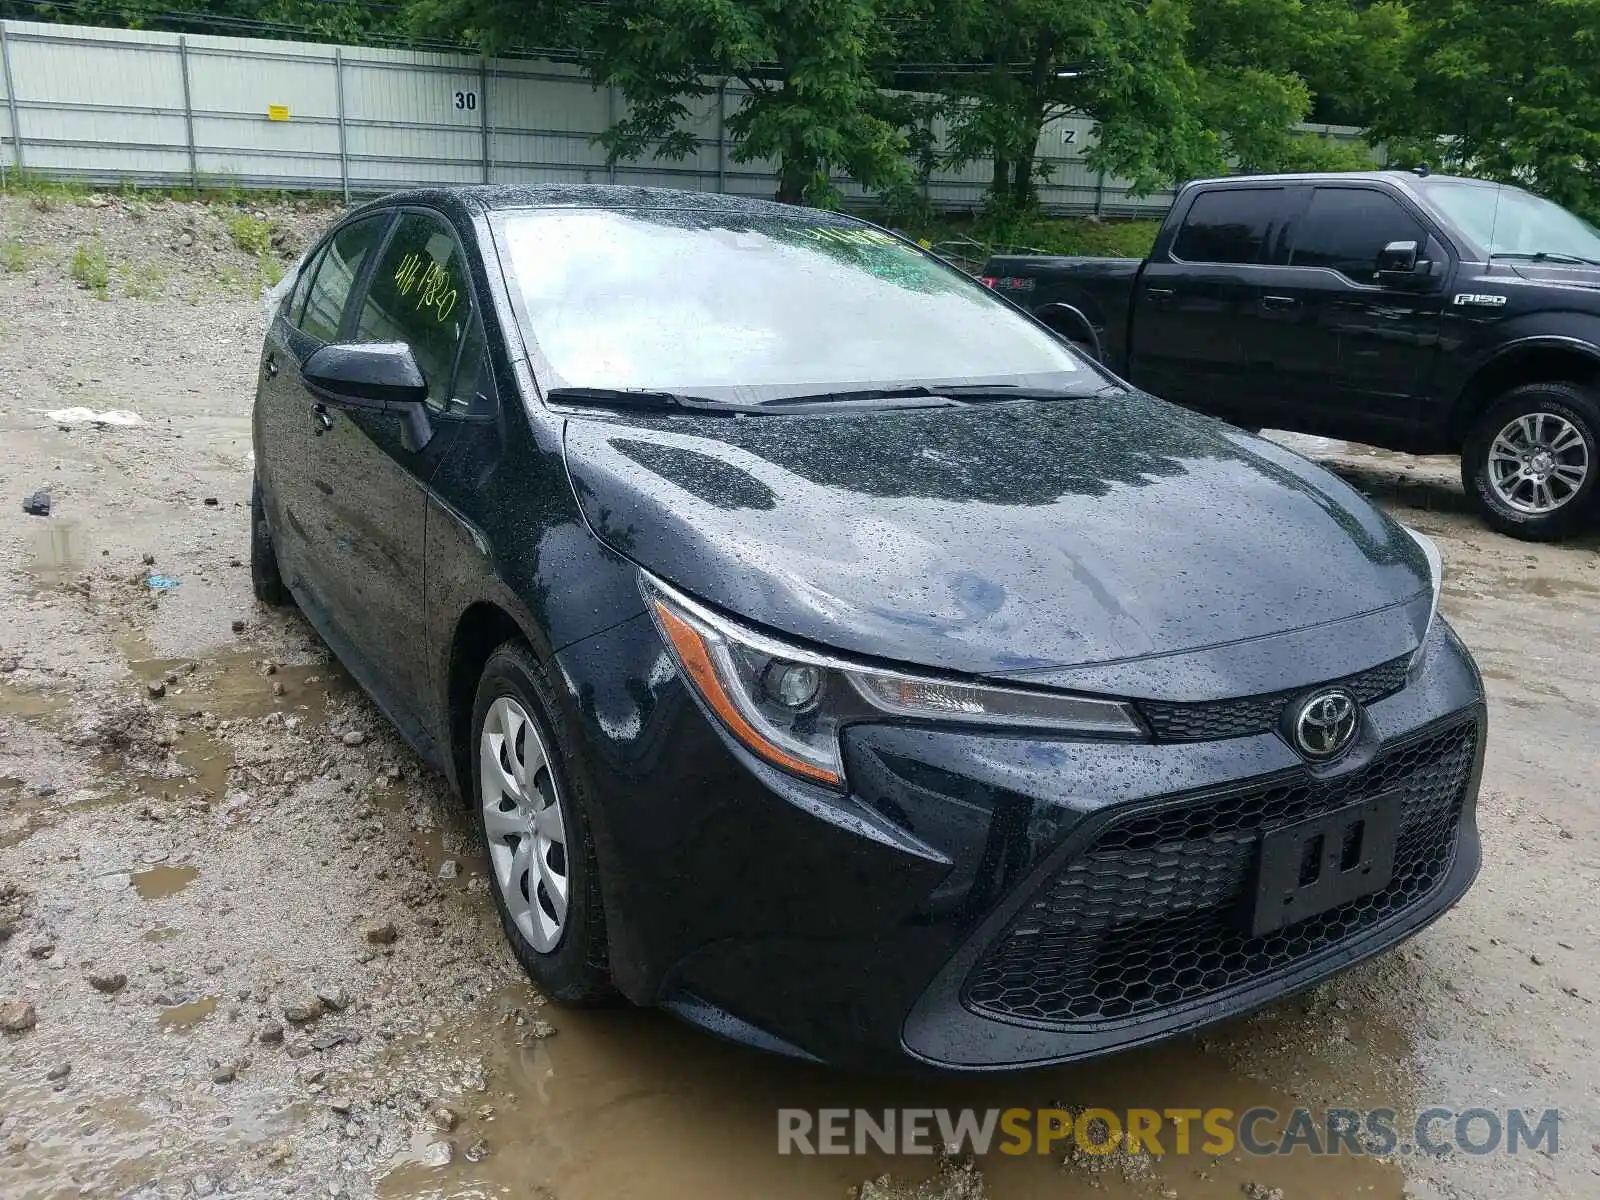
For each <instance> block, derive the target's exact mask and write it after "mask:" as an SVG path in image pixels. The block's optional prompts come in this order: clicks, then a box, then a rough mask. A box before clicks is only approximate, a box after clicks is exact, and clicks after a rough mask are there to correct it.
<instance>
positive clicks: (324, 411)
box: [311, 404, 333, 437]
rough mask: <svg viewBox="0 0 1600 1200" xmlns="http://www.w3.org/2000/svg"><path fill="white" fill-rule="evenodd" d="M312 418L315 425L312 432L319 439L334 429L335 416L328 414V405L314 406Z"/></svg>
mask: <svg viewBox="0 0 1600 1200" xmlns="http://www.w3.org/2000/svg"><path fill="white" fill-rule="evenodd" d="M311 416H312V423H313V427H312V432H313V433H315V434H316V435H317V436H318V437H321V436H322V435H323V434H325V433H327V432H328V430H330V429H332V428H333V414H331V413H330V412H328V408H327V405H325V404H316V405H313V406H312V408H311Z"/></svg>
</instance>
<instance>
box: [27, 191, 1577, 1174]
mask: <svg viewBox="0 0 1600 1200" xmlns="http://www.w3.org/2000/svg"><path fill="white" fill-rule="evenodd" d="M244 211H245V212H247V213H249V212H250V210H248V209H247V210H244ZM333 215H334V214H333V213H332V211H331V210H327V209H317V208H314V207H311V206H301V207H299V208H295V207H288V206H281V205H280V206H275V207H272V208H270V209H263V210H261V212H260V214H259V216H260V218H262V219H264V220H265V221H266V222H267V224H268V225H269V226H270V227H271V228H272V230H273V233H274V237H273V242H272V245H271V246H270V248H269V249H267V250H266V251H265V252H263V251H262V250H261V249H260V247H259V246H254V247H252V248H251V249H250V250H248V251H246V250H243V249H240V248H239V246H238V245H236V244H235V239H234V235H233V233H231V232H230V224H231V223H236V220H237V216H238V210H235V209H232V208H229V207H227V206H218V207H209V208H208V207H204V206H200V205H194V204H185V203H178V202H174V201H160V200H151V199H128V198H118V197H94V198H81V197H80V198H66V199H61V198H57V199H54V200H47V199H30V198H27V197H20V198H19V197H4V198H0V1023H4V1022H5V1021H10V1022H11V1023H12V1024H13V1025H15V1026H18V1027H22V1026H28V1027H26V1028H20V1029H19V1031H18V1032H11V1033H5V1034H0V1195H4V1196H6V1197H57V1196H61V1197H71V1196H79V1195H84V1196H87V1195H96V1196H111V1195H133V1196H140V1197H156V1196H161V1197H167V1196H170V1197H187V1196H209V1195H218V1196H221V1195H245V1196H258V1195H259V1196H271V1195H318V1196H350V1197H365V1196H372V1195H375V1194H376V1195H380V1196H386V1197H413V1196H490V1195H496V1196H498V1195H506V1196H516V1197H531V1196H555V1197H560V1198H561V1200H588V1198H593V1200H600V1198H605V1200H626V1198H628V1197H651V1198H662V1197H678V1196H695V1197H723V1196H727V1197H735V1196H737V1197H756V1196H759V1197H770V1198H788V1197H794V1198H797V1200H798V1198H801V1197H806V1198H810V1197H840V1198H842V1197H844V1196H846V1195H847V1193H848V1192H849V1190H850V1189H852V1188H854V1189H857V1191H856V1193H855V1194H857V1195H859V1196H860V1197H861V1198H862V1200H885V1198H893V1197H911V1196H919V1197H955V1196H960V1197H967V1198H969V1200H970V1198H972V1197H977V1196H982V1195H987V1196H990V1197H993V1198H994V1200H1034V1198H1038V1197H1058V1196H1059V1197H1073V1196H1090V1195H1093V1196H1123V1197H1184V1198H1186V1200H1188V1198H1207V1197H1237V1196H1240V1195H1250V1196H1272V1195H1276V1194H1277V1190H1278V1189H1281V1193H1282V1196H1283V1197H1284V1198H1286V1200H1306V1198H1315V1197H1349V1196H1362V1197H1374V1198H1378V1200H1381V1198H1384V1197H1399V1196H1402V1195H1404V1196H1416V1197H1484V1198H1493V1200H1506V1198H1513V1200H1514V1198H1519V1197H1530V1198H1532V1197H1539V1198H1544V1197H1552V1196H1571V1197H1592V1196H1595V1195H1597V1194H1600V1118H1597V1112H1600V1102H1597V1097H1596V1092H1597V1089H1600V1049H1597V1045H1596V1039H1597V1034H1596V1022H1597V1018H1600V1009H1597V1008H1596V1001H1597V1000H1600V924H1597V917H1596V907H1595V903H1594V897H1595V896H1596V895H1597V894H1600V850H1597V847H1600V819H1597V803H1596V799H1595V781H1596V780H1597V779H1600V554H1597V553H1596V547H1597V545H1600V539H1593V538H1591V539H1589V540H1587V541H1584V542H1580V543H1577V544H1570V545H1566V546H1556V547H1534V546H1527V545H1522V544H1519V543H1516V542H1512V541H1508V540H1506V539H1504V538H1501V537H1498V536H1496V535H1494V534H1491V533H1489V532H1487V531H1486V530H1485V529H1483V528H1482V527H1480V526H1479V525H1478V523H1477V522H1476V521H1475V520H1474V519H1473V517H1472V516H1471V515H1470V514H1469V513H1468V512H1467V511H1466V506H1465V502H1464V499H1463V497H1462V494H1461V491H1460V488H1459V486H1458V485H1457V483H1456V482H1455V465H1454V463H1453V461H1451V460H1446V459H1438V460H1433V459H1422V460H1418V459H1410V458H1405V457H1403V456H1397V455H1389V454H1382V453H1373V452H1368V451H1363V450H1362V449H1360V448H1357V447H1349V446H1345V445H1344V444H1342V443H1326V442H1320V441H1316V440H1314V439H1292V438H1286V440H1289V441H1290V442H1291V444H1294V445H1296V446H1297V447H1298V448H1301V449H1302V450H1304V451H1306V452H1308V453H1311V454H1313V455H1314V456H1316V457H1319V458H1322V459H1323V460H1325V461H1327V462H1328V463H1329V464H1330V465H1332V466H1333V467H1334V468H1335V469H1336V470H1339V471H1340V472H1342V473H1343V474H1345V475H1346V476H1347V477H1348V478H1350V479H1352V480H1353V481H1355V482H1356V483H1357V484H1358V485H1359V486H1361V487H1363V488H1364V489H1366V490H1367V491H1369V492H1371V493H1372V494H1373V495H1375V496H1376V497H1377V498H1378V499H1379V500H1380V501H1381V502H1382V503H1383V504H1385V505H1386V506H1387V507H1388V508H1389V509H1390V510H1391V511H1393V512H1394V513H1395V514H1396V515H1397V516H1399V517H1400V518H1401V519H1403V520H1405V521H1408V522H1410V523H1412V524H1414V525H1416V526H1418V527H1419V528H1421V529H1423V530H1425V531H1426V532H1428V533H1429V534H1431V535H1432V536H1433V537H1434V538H1435V539H1436V540H1437V541H1438V542H1439V544H1440V546H1441V548H1442V549H1443V552H1444V556H1445V559H1446V564H1447V583H1446V592H1445V601H1444V604H1445V611H1446V613H1447V614H1448V616H1449V618H1450V619H1451V620H1452V621H1453V622H1454V623H1455V624H1456V626H1457V628H1458V629H1459V630H1460V631H1461V633H1462V634H1463V636H1464V637H1465V638H1466V640H1467V642H1468V643H1469V644H1470V645H1471V646H1472V648H1473V649H1474V650H1475V651H1476V652H1477V655H1478V657H1479V661H1480V662H1481V664H1482V666H1483V669H1484V674H1485V676H1486V679H1487V683H1488V688H1489V694H1490V704H1491V719H1492V723H1493V724H1492V733H1491V739H1490V745H1489V754H1488V765H1487V769H1486V774H1485V778H1484V789H1483V796H1482V802H1481V810H1480V821H1481V825H1482V828H1483V834H1484V841H1485V865H1484V869H1483V873H1482V875H1481V877H1480V879H1479V882H1478V885H1477V887H1476V888H1475V889H1474V890H1473V891H1472V893H1471V894H1470V895H1469V896H1468V897H1467V899H1466V900H1465V901H1464V902H1463V903H1462V904H1461V905H1460V906H1459V907H1458V908H1457V909H1455V910H1454V911H1453V912H1452V913H1450V914H1449V915H1448V916H1447V917H1446V918H1445V919H1444V920H1442V921H1441V922H1440V923H1439V924H1437V925H1436V926H1434V927H1433V928H1431V929H1430V930H1428V931H1427V932H1425V933H1424V934H1422V935H1421V936H1420V937H1418V938H1416V939H1415V940H1414V941H1412V942H1410V943H1409V944H1407V945H1406V946H1405V947H1404V948H1402V949H1400V950H1399V951H1397V952H1395V953H1391V954H1388V955H1386V956H1384V957H1383V958H1382V959H1381V960H1380V961H1378V962H1376V963H1373V964H1370V965H1368V966H1366V967H1364V968H1361V969H1358V970H1357V971H1354V972H1352V973H1350V974H1349V975H1347V976H1345V977H1343V978H1341V979H1339V980H1338V981H1336V982H1335V983H1333V984H1331V985H1328V986H1325V987H1323V988H1320V989H1318V990H1317V991H1315V992H1313V993H1311V994H1309V995H1306V996H1301V997H1298V998H1295V999H1293V1000H1290V1001H1287V1002H1285V1003H1282V1004H1279V1005H1277V1006H1276V1007H1274V1008H1272V1009H1269V1010H1268V1011H1266V1012H1265V1013H1263V1014H1261V1015H1259V1016H1257V1017H1254V1018H1250V1019H1246V1020H1242V1021H1235V1022H1233V1023H1231V1024H1227V1025H1223V1026H1219V1027H1217V1028H1214V1029H1212V1030H1209V1031H1207V1032H1206V1033H1205V1034H1204V1035H1203V1036H1198V1037H1191V1038H1185V1039H1181V1040H1178V1041H1175V1042H1171V1043H1169V1044H1166V1045H1164V1046H1160V1047H1157V1048H1154V1049H1150V1050H1146V1051H1141V1052H1137V1053H1133V1054H1128V1055H1124V1056H1121V1057H1118V1058H1114V1059H1111V1060H1108V1061H1105V1062H1102V1063H1097V1064H1092V1065H1089V1066H1085V1067H1081V1068H1075V1069H1063V1070H1054V1071H1047V1072H1041V1073H1036V1074H1032V1075H1029V1076H1025V1077H1021V1078H1001V1079H987V1080H979V1081H971V1080H966V1081H954V1082H948V1083H934V1084H929V1083H906V1082H901V1081H894V1080H878V1079H868V1078H861V1077H856V1076H850V1075H844V1074H840V1073H837V1072H832V1071H824V1070H817V1069H811V1068H805V1067H799V1066H795V1065H793V1064H789V1063H785V1062H779V1061H774V1060H769V1059H764V1058H761V1057H758V1056H755V1055H753V1054H750V1053H747V1052H744V1051H742V1050H739V1049H736V1048H732V1047H728V1046H724V1045H721V1044H719V1043H715V1042H713V1041H711V1040H710V1039H708V1038H707V1037H705V1036H703V1035H700V1034H698V1033H696V1032H694V1031H691V1030H689V1029H686V1028H683V1027H681V1026H679V1025H677V1024H675V1023H674V1022H673V1021H671V1020H670V1019H668V1018H666V1017H664V1016H662V1015H660V1014H656V1013H651V1012H639V1011H617V1012H602V1013H585V1014H579V1013H568V1012H564V1011H560V1010H556V1009H553V1008H552V1007H549V1006H546V1005H545V1004H544V1003H543V1001H542V998H541V997H540V996H538V995H537V994H536V993H535V991H534V990H533V989H532V988H531V987H530V986H529V985H528V984H527V983H526V982H525V981H524V979H523V977H522V976H521V975H520V974H519V973H518V971H517V969H516V968H515V966H514V964H513V963H512V961H511V959H510V956H509V954H508V953H507V951H506V950H505V949H504V948H503V946H502V943H501V939H500V935H499V931H498V927H497V926H496V924H495V922H494V919H493V915H492V908H491V904H490V901H489V898H488V896H487V895H486V894H485V879H484V876H483V874H482V865H481V863H480V862H479V860H478V858H477V856H476V854H475V852H474V851H473V850H472V848H471V843H470V838H469V831H468V828H467V825H466V822H465V820H464V819H463V815H462V812H461V810H460V809H459V807H458V806H457V804H456V803H455V802H454V801H453V800H452V799H450V798H449V797H448V796H447V795H446V794H445V791H444V789H443V787H442V784H441V782H440V780H439V779H437V778H436V777H434V776H433V775H431V774H429V773H428V772H426V771H425V770H423V769H422V768H421V767H420V765H419V764H418V762H417V761H416V759H415V758H414V757H413V756H412V755H411V754H410V753H409V752H408V751H407V750H406V749H405V748H404V747H403V746H402V745H401V743H400V741H399V740H398V738H397V737H396V736H395V735H394V734H393V733H392V731H391V730H389V729H388V728H387V727H386V726H385V724H384V722H383V721H382V720H381V719H380V718H379V717H378V716H377V714H376V712H375V711H374V710H373V708H372V707H371V706H370V705H369V704H368V703H367V702H366V701H365V700H364V699H362V697H361V696H360V695H359V694H357V693H356V692H355V691H354V690H353V689H352V687H351V685H350V683H349V682H348V680H347V679H346V678H345V676H344V675H343V673H342V672H341V671H340V669H339V668H338V666H337V664H336V663H334V662H331V661H330V659H329V656H328V654H327V652H326V651H325V650H324V649H323V648H322V647H321V645H320V644H319V643H318V642H317V641H316V639H315V638H314V637H313V636H312V635H311V634H310V632H309V630H308V629H307V628H306V626H305V625H303V624H302V623H301V622H300V621H299V620H298V619H297V618H296V617H294V616H292V615H287V616H285V615H281V614H276V613H268V612H265V611H263V610H260V609H258V608H256V607H255V606H254V604H253V603H252V601H251V598H250V588H249V579H248V568H247V566H244V565H241V564H242V563H244V561H245V558H246V532H247V530H246V507H245V505H246V500H247V489H248V485H249V480H250V471H251V459H250V438H249V406H250V398H251V393H252V389H253V382H254V377H255V372H256V364H257V353H258V349H259V336H260V330H261V327H262V322H263V318H262V313H261V308H260V305H259V303H258V302H257V300H256V299H255V292H256V291H257V290H258V287H259V284H260V281H261V279H262V278H271V277H272V276H273V275H274V274H275V273H276V269H277V264H281V263H282V262H283V261H285V260H287V258H289V257H291V256H292V255H293V254H294V253H295V252H296V250H298V249H299V248H301V247H303V246H304V245H305V244H306V242H307V240H308V239H309V238H310V237H312V236H314V233H315V231H316V230H317V229H318V228H320V227H321V226H322V225H324V224H325V223H327V222H328V221H329V220H331V219H332V217H333ZM247 240H248V239H247ZM80 247H87V248H88V249H87V251H86V254H87V256H88V268H92V267H93V266H94V262H95V257H94V251H95V249H96V248H98V249H99V251H100V252H101V253H102V254H103V257H104V261H105V265H106V271H105V273H104V280H105V282H104V286H103V287H101V286H99V285H98V281H97V279H96V278H95V273H94V271H93V270H92V269H88V268H86V267H85V265H84V261H83V258H84V256H82V255H79V254H78V253H77V252H78V251H79V249H80ZM86 277H87V278H86ZM102 292H103V294H104V296H105V298H104V299H102V298H100V294H101V293H102ZM73 408H80V409H81V408H87V409H90V410H92V411H94V412H97V413H102V414H103V413H105V412H106V411H108V410H120V411H126V412H131V413H133V414H134V415H135V416H136V417H137V418H138V421H139V423H138V424H131V425H118V424H96V423H94V422H84V421H83V420H82V419H81V416H82V414H76V415H74V414H70V413H68V414H66V415H65V416H62V415H61V410H67V409H73ZM51 413H56V414H57V416H55V417H52V416H51V415H49V414H51ZM39 488H48V489H49V491H50V496H51V501H52V511H51V515H50V516H48V517H37V516H28V515H25V514H24V513H23V501H24V498H25V497H26V496H28V495H29V494H30V493H32V492H34V491H35V490H36V489H39ZM168 581H175V586H171V587H166V588H163V587H161V586H160V585H162V584H163V583H165V582H168ZM152 584H155V585H156V586H152ZM3 1006H9V1007H3ZM30 1018H31V1025H30ZM1053 1104H1075V1105H1100V1106H1107V1107H1111V1108H1119V1107H1127V1106H1151V1107H1157V1108H1163V1107H1175V1106H1193V1107H1210V1106H1219V1105H1220V1106H1226V1107H1230V1108H1233V1109H1235V1110H1236V1111H1239V1110H1243V1109H1246V1108H1249V1107H1251V1106H1254V1105H1269V1106H1273V1107H1276V1108H1279V1109H1281V1110H1288V1109H1290V1108H1293V1107H1296V1106H1302V1105H1303V1106H1308V1107H1314V1108H1320V1107H1322V1106H1327V1105H1350V1106H1388V1107H1394V1108H1397V1109H1400V1110H1402V1111H1416V1110H1417V1109H1420V1108H1423V1107H1426V1106H1428V1105H1433V1104H1438V1105H1441V1106H1445V1107H1449V1108H1452V1109H1456V1110H1461V1109H1466V1108H1471V1107H1487V1108H1494V1109H1504V1108H1507V1107H1510V1106H1517V1105H1522V1106H1526V1107H1530V1108H1536V1109H1544V1108H1547V1107H1558V1108H1560V1109H1562V1110H1563V1111H1564V1113H1565V1121H1564V1124H1563V1126H1562V1131H1561V1146H1560V1150H1559V1152H1558V1153H1556V1154H1555V1155H1553V1156H1552V1155H1547V1154H1543V1153H1533V1154H1529V1153H1524V1154H1522V1155H1519V1156H1517V1157H1515V1158H1512V1157H1508V1156H1504V1155H1496V1156H1491V1157H1486V1158H1473V1157H1469V1156H1464V1155H1459V1154H1457V1155H1452V1156H1450V1157H1447V1158H1444V1159H1439V1160H1436V1159H1423V1158H1418V1157H1416V1156H1403V1155H1396V1156H1394V1157H1391V1158H1388V1159H1372V1158H1364V1159H1352V1158H1348V1157H1347V1158H1337V1159H1330V1158H1321V1159H1317V1158H1311V1157H1308V1156H1303V1155H1296V1156H1291V1157H1289V1158H1283V1159H1271V1160H1259V1159H1257V1160H1252V1159H1249V1158H1244V1159H1241V1158H1238V1157H1234V1156H1229V1157H1225V1158H1222V1159H1212V1158H1206V1157H1201V1156H1199V1155H1191V1156H1178V1155H1170V1156H1168V1157H1166V1158H1163V1159H1159V1160H1156V1159H1151V1158H1147V1157H1139V1158H1128V1157H1126V1156H1122V1157H1118V1158H1113V1159H1089V1158H1086V1157H1083V1156H1077V1157H1074V1158H1070V1159H1068V1160H1067V1161H1065V1162H1064V1161H1062V1158H1061V1156H1060V1155H1052V1156H1047V1157H1040V1156H1029V1157H1027V1158H1021V1159H1018V1158H1004V1157H1001V1156H992V1157H990V1158H987V1159H985V1160H983V1161H980V1162H979V1163H977V1164H976V1166H975V1168H973V1169H970V1170H968V1169H959V1168H956V1167H953V1166H948V1165H947V1166H946V1167H944V1168H942V1169H940V1170H938V1171H937V1172H936V1170H935V1164H934V1163H932V1162H931V1161H929V1160H927V1159H900V1160H894V1159H886V1158H883V1157H881V1156H879V1157H871V1156H869V1157H866V1158H854V1157H845V1158H787V1159H780V1158H779V1157H778V1156H777V1155H776V1152H775V1149H776V1137H775V1128H776V1121H775V1110H776V1109H777V1108H778V1107H779V1106H792V1107H812V1108H816V1107H824V1106H828V1107H864V1108H871V1109H877V1108H883V1107H889V1106H922V1107H930V1106H947V1107H961V1106H976V1107H982V1108H987V1107H1011V1106H1017V1105H1053ZM886 1175H887V1176H890V1178H887V1179H885V1180H883V1181H882V1182H876V1181H878V1180H879V1178H880V1177H881V1176H886ZM930 1175H933V1176H935V1177H934V1178H931V1179H930V1178H929V1177H930Z"/></svg>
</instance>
